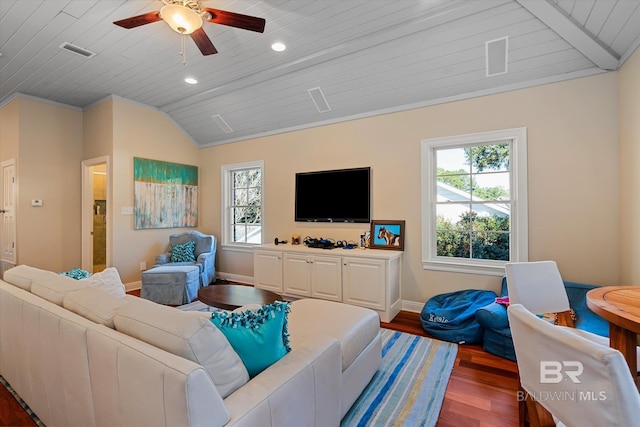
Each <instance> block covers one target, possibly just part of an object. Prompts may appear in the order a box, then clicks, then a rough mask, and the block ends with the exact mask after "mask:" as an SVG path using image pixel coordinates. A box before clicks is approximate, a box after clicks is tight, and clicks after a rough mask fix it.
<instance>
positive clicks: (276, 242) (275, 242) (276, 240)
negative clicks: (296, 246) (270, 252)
mask: <svg viewBox="0 0 640 427" xmlns="http://www.w3.org/2000/svg"><path fill="white" fill-rule="evenodd" d="M273 243H274V244H275V245H276V246H278V245H286V244H287V241H286V240H278V238H277V237H276V238H275V239H273Z"/></svg>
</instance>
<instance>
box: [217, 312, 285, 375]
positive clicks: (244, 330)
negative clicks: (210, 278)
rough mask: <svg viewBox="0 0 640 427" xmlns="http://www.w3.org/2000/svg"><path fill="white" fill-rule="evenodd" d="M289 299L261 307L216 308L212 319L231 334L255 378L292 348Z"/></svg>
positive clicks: (241, 356) (239, 353)
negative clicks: (233, 309) (290, 341)
mask: <svg viewBox="0 0 640 427" xmlns="http://www.w3.org/2000/svg"><path fill="white" fill-rule="evenodd" d="M289 311H290V308H289V303H287V302H282V301H276V302H274V303H273V304H267V305H264V306H261V307H258V308H257V309H247V310H244V311H233V312H228V311H214V312H213V313H211V322H213V324H214V325H216V327H217V328H218V329H220V331H221V332H222V333H223V334H224V336H225V337H227V340H229V343H230V344H231V347H233V349H234V350H235V351H236V353H238V356H240V359H242V363H244V366H245V367H246V368H247V371H248V372H249V377H251V378H253V377H255V376H256V375H258V374H259V373H260V372H262V371H264V370H265V369H267V368H268V367H269V366H271V365H272V364H274V363H275V362H277V361H278V360H280V359H281V358H282V357H284V355H285V354H287V353H288V352H289V351H291V347H290V345H289V332H288V329H287V321H288V319H287V316H288V313H289Z"/></svg>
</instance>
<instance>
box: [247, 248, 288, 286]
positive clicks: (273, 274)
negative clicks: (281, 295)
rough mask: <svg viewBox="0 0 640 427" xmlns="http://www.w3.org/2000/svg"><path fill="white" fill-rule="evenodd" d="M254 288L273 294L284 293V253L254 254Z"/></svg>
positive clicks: (256, 252) (267, 252) (259, 252)
mask: <svg viewBox="0 0 640 427" xmlns="http://www.w3.org/2000/svg"><path fill="white" fill-rule="evenodd" d="M253 279H254V282H255V283H254V286H255V287H256V288H260V289H266V290H268V291H272V292H282V252H272V251H260V250H257V251H255V252H254V253H253Z"/></svg>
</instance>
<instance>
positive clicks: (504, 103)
mask: <svg viewBox="0 0 640 427" xmlns="http://www.w3.org/2000/svg"><path fill="white" fill-rule="evenodd" d="M617 118H618V115H617V74H616V73H608V74H602V75H598V76H594V77H588V78H582V79H576V80H571V81H566V82H561V83H555V84H549V85H545V86H539V87H534V88H528V89H523V90H518V91H513V92H509V93H503V94H498V95H491V96H485V97H480V98H475V99H470V100H465V101H460V102H454V103H449V104H443V105H437V106H431V107H425V108H419V109H414V110H410V111H405V112H400V113H394V114H388V115H384V116H378V117H371V118H366V119H360V120H354V121H350V122H345V123H340V124H334V125H328V126H322V127H318V128H313V129H307V130H301V131H297V132H291V133H286V134H282V135H274V136H269V137H264V138H258V139H253V140H249V141H244V142H238V143H234V144H228V145H222V146H216V147H210V148H207V149H204V150H203V151H202V163H201V165H202V169H203V174H202V178H203V187H204V188H206V191H207V193H208V194H209V195H211V196H212V200H211V203H208V204H207V205H206V206H205V208H204V209H205V210H204V224H205V226H206V228H208V229H212V230H214V231H215V232H216V234H218V235H219V234H220V229H219V228H220V225H219V224H220V166H221V165H224V164H228V163H236V162H243V161H250V160H259V159H261V160H264V162H265V185H266V188H265V233H266V236H265V237H266V240H267V241H272V240H273V238H274V237H279V238H290V236H291V234H292V233H294V232H295V233H298V234H300V235H301V236H306V235H310V236H315V237H319V236H322V237H331V238H334V239H336V240H343V239H352V240H355V239H357V236H358V235H359V234H360V233H361V232H362V231H363V230H365V229H366V226H363V225H347V224H334V225H319V224H312V225H307V224H300V223H295V222H294V221H293V197H294V195H293V189H294V174H295V172H299V171H309V170H320V169H333V168H343V167H357V166H371V168H372V182H373V184H372V217H373V218H374V219H404V220H406V240H405V252H404V262H403V268H402V278H403V289H402V292H403V299H404V300H408V301H424V300H426V299H427V298H429V297H430V296H432V295H435V294H439V293H443V292H450V291H454V290H460V289H467V288H480V289H494V290H497V289H498V286H499V281H500V278H498V277H495V276H481V275H468V274H454V273H446V272H435V271H427V270H423V268H422V264H421V243H420V238H421V224H420V215H421V210H420V199H421V193H420V141H421V139H424V138H433V137H438V136H449V135H459V134H466V133H473V132H482V131H489V130H497V129H505V128H513V127H521V126H525V127H527V128H528V172H529V224H530V225H529V227H530V229H529V231H530V233H529V254H530V259H531V260H541V259H555V260H557V262H558V264H559V266H560V269H561V271H562V274H563V275H564V277H565V278H566V279H568V280H574V281H582V282H589V283H597V284H602V285H610V284H617V283H618V281H619V270H618V255H619V251H618V229H617V227H616V226H615V223H616V220H617V218H618V172H617V169H618V149H617V139H618V133H617V126H618V122H617ZM218 270H219V271H221V272H227V273H233V274H238V275H241V276H249V277H250V276H252V275H253V266H252V258H251V255H250V254H246V253H238V252H230V251H224V250H221V251H219V257H218Z"/></svg>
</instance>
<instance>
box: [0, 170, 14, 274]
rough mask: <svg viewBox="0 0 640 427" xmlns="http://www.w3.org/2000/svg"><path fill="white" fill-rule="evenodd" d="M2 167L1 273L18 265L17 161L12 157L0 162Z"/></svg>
mask: <svg viewBox="0 0 640 427" xmlns="http://www.w3.org/2000/svg"><path fill="white" fill-rule="evenodd" d="M0 168H1V169H2V206H0V215H1V216H2V228H1V229H0V248H1V251H2V253H1V254H0V273H1V276H4V272H5V271H6V270H8V269H9V268H11V267H13V266H15V265H16V250H17V248H16V205H17V203H16V202H17V191H16V161H15V159H10V160H7V161H4V162H2V163H0Z"/></svg>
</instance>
